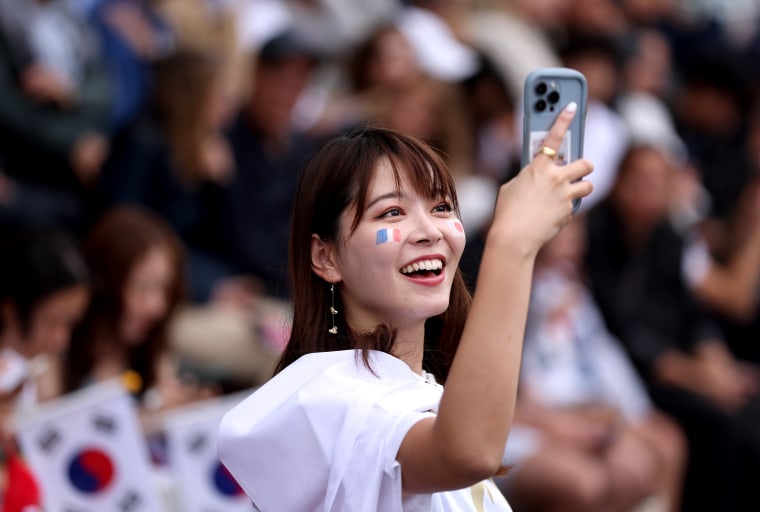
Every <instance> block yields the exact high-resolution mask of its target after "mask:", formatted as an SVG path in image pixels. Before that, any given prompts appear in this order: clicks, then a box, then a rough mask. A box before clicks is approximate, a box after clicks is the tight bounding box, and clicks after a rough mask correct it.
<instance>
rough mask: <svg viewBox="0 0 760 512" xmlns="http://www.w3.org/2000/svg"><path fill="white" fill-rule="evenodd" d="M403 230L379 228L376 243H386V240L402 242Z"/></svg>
mask: <svg viewBox="0 0 760 512" xmlns="http://www.w3.org/2000/svg"><path fill="white" fill-rule="evenodd" d="M400 241H401V231H400V230H399V229H397V228H384V229H378V230H377V236H376V237H375V245H380V244H384V243H386V242H400Z"/></svg>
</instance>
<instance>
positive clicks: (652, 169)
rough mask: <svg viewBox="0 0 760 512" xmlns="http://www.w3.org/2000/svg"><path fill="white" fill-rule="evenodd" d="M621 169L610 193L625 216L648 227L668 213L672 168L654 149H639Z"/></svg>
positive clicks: (638, 226) (641, 225)
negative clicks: (625, 166)
mask: <svg viewBox="0 0 760 512" xmlns="http://www.w3.org/2000/svg"><path fill="white" fill-rule="evenodd" d="M628 166H629V168H628V169H626V170H625V172H623V173H621V174H622V176H621V177H620V178H619V182H618V183H617V184H616V186H615V190H614V191H613V196H614V199H615V202H616V203H617V208H618V210H619V211H620V212H621V214H622V216H623V218H624V219H626V221H627V222H629V223H630V224H633V225H635V226H636V227H637V228H639V229H650V228H651V227H652V226H654V225H656V224H657V223H658V222H660V221H661V220H662V219H663V218H665V216H666V215H667V214H668V208H669V205H670V198H671V194H672V181H673V175H674V170H673V168H672V166H671V165H670V163H669V162H668V161H667V160H666V159H665V158H664V157H663V156H662V155H661V154H659V153H658V152H657V151H655V150H642V151H640V152H638V153H637V154H636V155H635V156H634V157H633V158H631V159H630V160H629V162H628Z"/></svg>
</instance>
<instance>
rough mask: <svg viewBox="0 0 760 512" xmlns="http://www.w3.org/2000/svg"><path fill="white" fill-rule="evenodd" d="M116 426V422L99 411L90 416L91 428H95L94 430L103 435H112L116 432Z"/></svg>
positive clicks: (117, 425)
mask: <svg viewBox="0 0 760 512" xmlns="http://www.w3.org/2000/svg"><path fill="white" fill-rule="evenodd" d="M118 427H119V424H118V422H117V421H116V420H115V419H113V417H111V416H110V415H108V414H105V413H102V412H99V413H96V414H94V415H93V416H92V428H93V429H95V431H96V432H99V433H101V434H105V435H113V434H115V433H116V430H117V429H118Z"/></svg>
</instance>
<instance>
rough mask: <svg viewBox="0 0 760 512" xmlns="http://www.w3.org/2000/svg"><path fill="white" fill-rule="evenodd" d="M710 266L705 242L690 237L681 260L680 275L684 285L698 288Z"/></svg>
mask: <svg viewBox="0 0 760 512" xmlns="http://www.w3.org/2000/svg"><path fill="white" fill-rule="evenodd" d="M711 266H712V259H711V257H710V252H709V250H708V248H707V244H706V243H705V241H704V240H703V239H702V238H701V237H697V236H692V237H690V238H689V239H688V240H687V243H686V245H685V246H684V251H683V256H682V258H681V273H682V275H683V278H684V280H685V281H686V284H687V285H688V286H689V287H690V288H694V287H695V286H698V285H699V284H700V283H701V282H702V281H704V279H705V277H706V276H707V274H708V272H710V267H711Z"/></svg>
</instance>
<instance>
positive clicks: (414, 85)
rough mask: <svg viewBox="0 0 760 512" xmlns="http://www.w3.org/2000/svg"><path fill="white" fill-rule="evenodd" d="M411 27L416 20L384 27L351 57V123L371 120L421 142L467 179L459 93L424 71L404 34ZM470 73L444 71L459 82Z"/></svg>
mask: <svg viewBox="0 0 760 512" xmlns="http://www.w3.org/2000/svg"><path fill="white" fill-rule="evenodd" d="M431 16H432V15H431ZM415 23H419V21H415V20H414V19H412V20H408V21H406V22H404V21H403V20H402V21H401V22H399V24H392V25H384V26H382V27H380V28H378V29H377V30H376V31H374V32H373V33H372V34H371V35H370V37H369V38H368V39H367V40H366V41H365V42H364V43H363V44H361V45H360V46H359V47H358V48H357V49H356V51H355V52H354V54H353V56H352V59H351V82H352V89H353V95H354V96H353V100H354V102H355V108H356V113H355V115H356V117H357V119H356V120H357V121H367V120H369V121H374V122H377V123H380V124H381V125H384V126H387V127H389V128H392V129H395V130H397V131H399V132H401V133H404V134H407V135H411V136H414V137H417V138H420V139H422V140H425V141H426V142H428V143H429V144H430V145H431V146H433V147H434V148H436V149H438V150H439V151H440V152H441V153H442V154H443V155H445V158H446V159H447V163H448V165H449V168H450V169H451V172H452V173H453V174H454V175H455V176H458V177H461V176H466V175H467V174H469V173H470V172H471V170H472V164H471V161H472V152H471V150H470V141H469V133H470V130H469V127H468V121H469V119H468V118H467V116H466V114H465V112H466V110H465V104H464V98H463V95H462V90H461V88H460V87H459V85H458V82H457V81H454V80H453V79H449V80H448V81H445V80H443V79H440V78H436V77H435V76H434V75H433V74H431V72H428V71H425V69H424V68H423V66H422V62H421V61H420V57H419V52H416V51H415V48H414V46H413V44H412V42H411V40H410V39H409V35H408V34H407V32H405V31H415V30H417V29H416V28H415V27H414V24H415ZM423 23H424V22H423ZM446 37H447V38H451V35H450V34H447V36H446ZM446 40H447V41H449V44H455V43H452V42H451V40H450V39H446ZM435 58H437V57H435ZM435 58H433V57H431V60H435ZM469 72H470V70H469V69H465V70H460V71H457V70H455V69H450V70H448V71H447V73H451V74H452V75H453V74H456V73H459V76H460V77H461V78H464V77H465V76H467V73H469Z"/></svg>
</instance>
